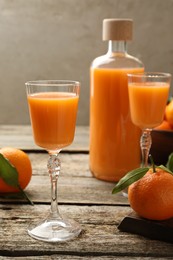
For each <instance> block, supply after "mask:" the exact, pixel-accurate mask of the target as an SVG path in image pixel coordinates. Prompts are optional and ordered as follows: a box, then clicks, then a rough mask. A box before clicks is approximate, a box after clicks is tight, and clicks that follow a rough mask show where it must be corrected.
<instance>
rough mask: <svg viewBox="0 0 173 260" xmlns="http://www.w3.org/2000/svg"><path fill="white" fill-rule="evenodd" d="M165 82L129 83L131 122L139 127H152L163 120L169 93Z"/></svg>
mask: <svg viewBox="0 0 173 260" xmlns="http://www.w3.org/2000/svg"><path fill="white" fill-rule="evenodd" d="M169 85H170V84H168V83H165V82H135V83H129V99H130V101H131V102H130V110H131V118H132V122H133V123H134V124H135V125H137V126H139V127H140V128H141V129H145V128H149V129H152V128H154V127H156V126H158V125H160V123H161V122H162V121H163V116H164V111H165V107H166V103H167V100H168V95H169Z"/></svg>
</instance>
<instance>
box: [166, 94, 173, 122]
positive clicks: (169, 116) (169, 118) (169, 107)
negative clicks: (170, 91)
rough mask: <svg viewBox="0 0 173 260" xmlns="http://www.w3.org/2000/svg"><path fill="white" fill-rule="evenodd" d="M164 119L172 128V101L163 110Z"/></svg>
mask: <svg viewBox="0 0 173 260" xmlns="http://www.w3.org/2000/svg"><path fill="white" fill-rule="evenodd" d="M165 117H166V120H167V121H168V122H169V124H170V125H171V126H173V99H172V100H171V101H170V103H169V104H168V105H167V106H166V108H165Z"/></svg>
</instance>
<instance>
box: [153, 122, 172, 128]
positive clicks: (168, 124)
mask: <svg viewBox="0 0 173 260" xmlns="http://www.w3.org/2000/svg"><path fill="white" fill-rule="evenodd" d="M154 129H156V130H173V128H172V126H171V125H170V123H169V122H168V121H167V120H163V122H162V123H161V124H160V125H159V126H157V127H155V128H154Z"/></svg>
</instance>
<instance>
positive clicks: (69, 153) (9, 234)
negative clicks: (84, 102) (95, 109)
mask: <svg viewBox="0 0 173 260" xmlns="http://www.w3.org/2000/svg"><path fill="white" fill-rule="evenodd" d="M88 130H89V128H88V127H77V129H76V137H75V141H74V143H73V144H72V145H71V146H70V147H68V148H67V149H66V150H64V151H63V152H62V153H61V160H62V172H61V176H60V178H59V182H58V191H59V207H60V211H61V213H62V214H65V215H68V216H71V217H72V218H74V219H75V220H77V221H78V222H79V223H80V224H81V226H82V228H83V231H82V233H81V235H80V236H79V237H78V238H77V239H74V240H72V241H69V242H66V243H45V242H42V241H38V240H35V239H33V238H31V237H30V236H28V234H27V227H28V224H29V223H30V222H32V221H33V220H34V219H37V218H43V217H44V216H45V214H46V213H47V212H48V211H49V207H50V186H49V182H50V181H49V177H48V174H47V169H46V164H47V158H48V155H47V153H45V152H43V151H42V150H40V149H39V148H38V147H37V146H35V145H34V143H33V139H32V133H31V128H30V126H0V144H1V147H3V146H12V147H17V148H20V149H23V150H25V151H26V152H27V153H28V155H29V157H30V159H31V162H32V167H33V177H32V180H31V182H30V184H29V186H28V187H27V188H26V192H27V194H28V195H29V196H30V198H31V199H32V200H33V201H34V204H35V205H34V206H31V205H29V204H28V203H27V202H26V201H25V200H23V199H20V198H17V199H14V198H13V199H11V198H3V197H2V196H1V197H0V202H1V204H0V259H3V260H4V259H7V260H8V259H10V260H11V259H20V260H21V259H43V260H45V259H97V260H98V259H118V260H119V259H121V260H122V259H123V260H131V259H136V260H139V259H158V260H159V259H173V245H172V244H171V243H167V242H162V241H158V240H150V239H147V238H145V237H142V236H140V235H134V234H130V233H126V232H120V231H119V230H118V229H117V226H118V225H119V223H120V222H121V220H122V219H123V218H124V217H125V216H126V215H127V214H129V213H130V212H131V209H130V207H129V204H128V200H127V198H125V197H123V196H122V194H117V195H112V194H111V191H112V188H113V186H114V183H108V182H103V181H99V180H97V179H95V178H93V177H92V175H91V173H90V171H89V166H88V159H89V154H88V143H89V138H88V137H89V131H88Z"/></svg>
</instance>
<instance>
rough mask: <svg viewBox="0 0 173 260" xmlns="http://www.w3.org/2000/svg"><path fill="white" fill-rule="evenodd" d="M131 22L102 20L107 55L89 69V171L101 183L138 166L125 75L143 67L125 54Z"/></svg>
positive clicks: (137, 131) (136, 132)
mask: <svg viewBox="0 0 173 260" xmlns="http://www.w3.org/2000/svg"><path fill="white" fill-rule="evenodd" d="M132 26H133V21H132V20H130V19H105V20H103V40H104V41H108V51H107V53H106V54H105V55H103V56H100V57H98V58H96V59H95V60H94V61H93V62H92V65H91V69H90V159H89V164H90V170H91V172H92V174H93V175H94V176H95V177H96V178H98V179H101V180H106V181H118V180H119V179H120V178H121V177H122V176H124V175H125V174H126V173H127V172H128V171H130V170H132V169H134V168H137V167H139V166H140V163H141V154H140V144H139V140H140V129H139V128H138V127H136V126H135V125H133V123H132V122H131V118H130V109H129V98H128V85H127V84H128V83H127V73H133V72H134V73H136V72H143V71H144V65H143V63H142V62H141V61H139V60H138V59H137V58H135V57H133V56H131V55H129V54H128V53H127V41H130V40H132Z"/></svg>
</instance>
